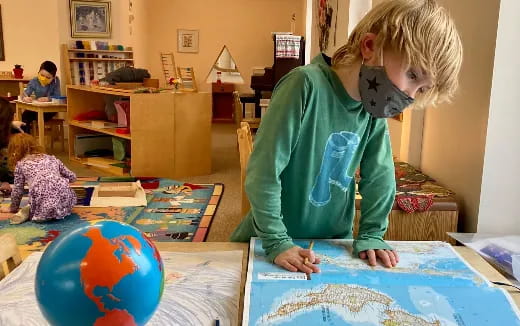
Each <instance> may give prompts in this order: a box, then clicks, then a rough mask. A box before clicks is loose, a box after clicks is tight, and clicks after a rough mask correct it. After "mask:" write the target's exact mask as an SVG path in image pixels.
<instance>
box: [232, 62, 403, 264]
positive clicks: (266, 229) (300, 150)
mask: <svg viewBox="0 0 520 326" xmlns="http://www.w3.org/2000/svg"><path fill="white" fill-rule="evenodd" d="M357 167H360V171H361V182H360V184H359V191H360V193H361V196H362V200H361V219H360V228H359V234H358V237H357V239H356V240H355V241H354V254H355V255H357V254H358V252H360V251H364V250H368V249H391V248H390V247H389V246H388V245H387V244H386V243H385V242H384V241H383V235H384V234H385V232H386V228H387V225H388V214H389V213H390V211H391V209H392V205H393V203H394V196H395V175H394V164H393V160H392V151H391V146H390V138H389V133H388V126H387V122H386V120H385V119H374V118H371V117H370V115H369V114H368V113H367V112H366V111H365V110H364V109H363V106H362V104H361V102H357V101H355V100H353V99H352V98H351V97H350V96H349V95H348V93H347V92H346V90H345V88H344V87H343V84H342V83H341V81H340V79H339V78H338V76H337V75H336V73H335V72H334V71H333V70H332V69H331V67H330V66H329V64H328V63H327V61H326V60H325V57H324V56H323V55H321V54H320V55H318V56H317V57H316V58H314V59H313V60H312V62H311V64H309V65H306V66H303V67H299V68H296V69H294V70H292V71H291V72H290V73H288V74H287V75H286V76H284V77H283V78H282V80H281V81H280V82H279V83H278V84H277V86H276V88H275V90H274V92H273V96H272V99H271V103H270V105H269V109H268V111H267V113H266V114H265V115H264V117H262V122H261V126H260V129H259V130H258V133H257V135H256V139H255V143H254V150H253V153H252V154H251V157H250V159H249V164H248V167H247V175H246V184H245V189H246V193H247V196H248V198H249V201H250V203H251V211H250V212H249V213H248V214H247V216H246V217H245V219H244V220H243V221H242V223H241V224H240V225H239V226H238V227H237V229H236V230H235V231H234V232H233V234H232V235H231V241H242V242H245V241H249V239H250V238H251V237H252V236H259V237H260V238H261V239H262V243H263V247H264V249H265V252H266V255H267V257H268V259H269V260H270V261H273V260H274V259H275V258H276V256H278V254H280V253H281V252H283V251H285V250H287V249H289V248H291V247H292V246H294V243H293V242H292V239H293V238H295V239H330V238H336V239H337V238H339V239H342V238H352V223H353V220H354V215H355V180H353V178H354V174H355V171H356V168H357Z"/></svg>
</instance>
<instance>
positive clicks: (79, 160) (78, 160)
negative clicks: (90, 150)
mask: <svg viewBox="0 0 520 326" xmlns="http://www.w3.org/2000/svg"><path fill="white" fill-rule="evenodd" d="M102 159H103V158H102ZM105 159H108V160H111V161H113V163H125V162H123V161H117V160H114V159H113V158H107V157H105ZM69 160H70V161H71V162H75V163H78V164H82V165H85V166H86V167H88V168H90V169H94V170H97V171H101V172H105V173H107V172H108V173H110V174H113V175H118V176H130V173H128V172H123V171H122V169H121V168H116V167H111V166H110V165H107V164H105V163H103V164H99V163H91V162H89V159H88V158H87V157H81V158H80V157H75V156H71V157H69Z"/></svg>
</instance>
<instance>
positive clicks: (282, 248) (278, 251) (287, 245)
mask: <svg viewBox="0 0 520 326" xmlns="http://www.w3.org/2000/svg"><path fill="white" fill-rule="evenodd" d="M294 246H295V244H294V243H293V242H292V240H288V241H285V242H282V243H281V244H280V245H278V246H277V247H275V248H274V249H273V250H270V251H269V253H267V252H266V254H267V260H268V261H269V262H271V263H273V262H274V259H275V258H276V257H277V256H278V255H279V254H281V253H282V252H284V251H286V250H288V249H291V248H292V247H294Z"/></svg>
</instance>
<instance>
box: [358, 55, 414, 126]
mask: <svg viewBox="0 0 520 326" xmlns="http://www.w3.org/2000/svg"><path fill="white" fill-rule="evenodd" d="M359 93H360V95H361V102H362V103H363V107H364V108H365V110H366V111H367V112H368V113H370V115H371V116H372V117H374V118H390V117H393V116H395V115H398V114H399V113H401V112H403V111H404V109H406V108H407V107H408V106H409V105H410V104H412V103H413V101H414V100H413V98H411V97H410V96H408V95H407V94H406V93H405V92H403V91H402V90H400V89H399V88H398V87H397V86H395V85H394V83H392V81H391V80H390V78H388V75H387V74H386V71H385V68H384V67H383V66H375V67H372V66H366V65H365V64H363V63H362V64H361V70H360V72H359Z"/></svg>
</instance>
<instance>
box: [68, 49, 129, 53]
mask: <svg viewBox="0 0 520 326" xmlns="http://www.w3.org/2000/svg"><path fill="white" fill-rule="evenodd" d="M67 51H69V52H81V53H133V51H119V50H84V49H68V50H67Z"/></svg>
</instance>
